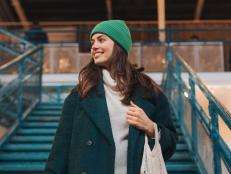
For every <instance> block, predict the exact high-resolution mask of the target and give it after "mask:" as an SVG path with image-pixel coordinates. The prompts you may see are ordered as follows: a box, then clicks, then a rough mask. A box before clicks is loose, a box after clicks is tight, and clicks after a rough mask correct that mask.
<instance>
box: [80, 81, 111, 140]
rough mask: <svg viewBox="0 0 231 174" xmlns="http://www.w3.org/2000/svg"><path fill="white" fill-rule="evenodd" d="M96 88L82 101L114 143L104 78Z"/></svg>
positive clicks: (84, 107)
mask: <svg viewBox="0 0 231 174" xmlns="http://www.w3.org/2000/svg"><path fill="white" fill-rule="evenodd" d="M96 88H97V90H92V91H91V92H90V94H89V96H88V97H86V98H84V99H83V100H82V101H81V106H82V107H83V109H84V110H85V111H86V112H87V114H88V115H89V117H90V118H91V120H92V121H93V122H94V124H95V125H96V126H97V128H98V129H99V130H100V131H101V133H102V134H103V135H104V136H105V137H106V139H107V140H108V142H109V143H110V144H114V140H113V135H112V128H111V123H110V118H109V113H108V109H107V103H106V98H105V91H104V87H103V81H102V80H100V81H99V82H98V85H97V87H96ZM97 93H99V94H100V95H99V94H97Z"/></svg>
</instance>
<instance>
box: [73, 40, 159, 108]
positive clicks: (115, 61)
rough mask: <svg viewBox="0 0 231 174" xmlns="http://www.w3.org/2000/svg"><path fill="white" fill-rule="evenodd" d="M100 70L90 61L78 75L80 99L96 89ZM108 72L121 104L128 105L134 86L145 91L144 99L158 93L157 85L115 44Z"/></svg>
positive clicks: (100, 76)
mask: <svg viewBox="0 0 231 174" xmlns="http://www.w3.org/2000/svg"><path fill="white" fill-rule="evenodd" d="M102 68H104V67H101V66H98V65H96V64H95V63H94V60H93V59H92V60H91V61H90V63H89V64H88V65H86V66H85V67H84V68H83V69H82V70H81V71H80V73H79V84H78V86H77V90H78V92H79V94H80V97H81V98H84V97H86V96H87V95H88V93H89V92H90V90H91V89H93V88H94V87H96V85H97V83H98V81H99V80H100V79H101V78H102ZM108 70H109V72H110V74H111V76H112V78H113V79H114V80H115V81H116V84H117V86H116V88H117V90H118V91H120V92H121V94H122V95H123V96H124V98H123V99H122V100H121V102H122V103H123V104H125V105H129V104H130V101H131V97H132V94H133V92H134V89H135V87H136V86H139V87H142V88H143V89H144V91H145V96H144V97H147V98H148V97H149V96H150V95H151V93H152V92H153V90H154V91H155V92H157V94H158V93H159V91H160V88H159V87H158V85H157V84H156V83H155V82H154V81H153V80H152V79H151V78H150V77H148V76H147V75H145V74H144V73H142V72H141V71H143V68H137V67H136V66H134V65H132V64H131V63H130V62H129V61H128V55H127V53H126V52H125V51H124V50H123V49H122V48H121V47H120V46H118V45H117V44H116V43H115V44H114V48H113V52H112V56H111V58H110V60H109V66H108Z"/></svg>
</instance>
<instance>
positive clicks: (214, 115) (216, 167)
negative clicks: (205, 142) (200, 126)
mask: <svg viewBox="0 0 231 174" xmlns="http://www.w3.org/2000/svg"><path fill="white" fill-rule="evenodd" d="M209 115H210V116H211V119H212V122H211V123H212V130H211V131H212V132H211V136H212V139H213V163H214V165H213V166H214V173H221V157H220V154H219V144H218V140H219V137H218V132H217V131H219V126H218V114H217V112H216V108H215V107H214V104H213V102H212V101H209Z"/></svg>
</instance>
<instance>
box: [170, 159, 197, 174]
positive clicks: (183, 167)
mask: <svg viewBox="0 0 231 174" xmlns="http://www.w3.org/2000/svg"><path fill="white" fill-rule="evenodd" d="M166 166H167V170H168V171H172V172H179V173H181V172H182V173H183V172H184V173H188V172H196V171H197V168H196V166H195V165H194V164H193V163H192V162H168V161H167V162H166Z"/></svg>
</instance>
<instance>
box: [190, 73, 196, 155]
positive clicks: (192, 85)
mask: <svg viewBox="0 0 231 174" xmlns="http://www.w3.org/2000/svg"><path fill="white" fill-rule="evenodd" d="M189 85H190V95H189V96H190V102H191V108H192V109H191V125H192V150H193V153H194V155H195V153H196V152H197V120H196V113H195V110H196V106H195V103H196V92H195V82H194V81H193V80H192V77H189Z"/></svg>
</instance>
